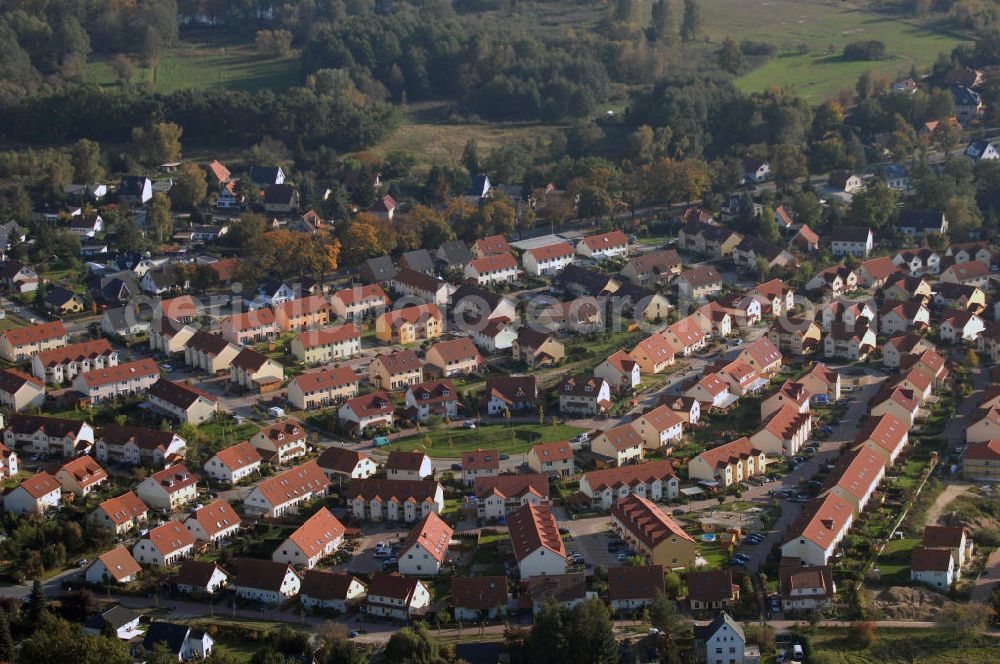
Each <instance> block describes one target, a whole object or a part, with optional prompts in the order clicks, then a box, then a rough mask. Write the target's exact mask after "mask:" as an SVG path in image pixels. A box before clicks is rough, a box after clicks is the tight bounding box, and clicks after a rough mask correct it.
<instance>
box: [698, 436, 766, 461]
mask: <svg viewBox="0 0 1000 664" xmlns="http://www.w3.org/2000/svg"><path fill="white" fill-rule="evenodd" d="M761 454H763V452H761V451H760V450H758V449H757V448H756V447H754V445H753V443H752V442H750V439H749V438H747V437H746V436H744V437H742V438H737V439H736V440H733V441H730V442H728V443H724V444H722V445H719V446H718V447H713V448H712V449H710V450H705V451H704V452H702V453H701V454H699V455H698V457H699V458H700V459H701V460H702V461H704V462H705V463H706V464H708V467H709V468H725V467H726V466H727V465H729V464H731V463H736V462H737V461H741V460H745V459H749V458H751V457H758V456H760V455H761Z"/></svg>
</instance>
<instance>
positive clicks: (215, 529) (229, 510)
mask: <svg viewBox="0 0 1000 664" xmlns="http://www.w3.org/2000/svg"><path fill="white" fill-rule="evenodd" d="M190 519H194V520H195V521H197V522H198V523H199V524H200V525H201V527H202V529H203V530H204V531H205V533H206V534H207V535H208V536H209V537H214V536H215V535H217V534H219V533H221V532H224V531H226V530H229V529H230V528H232V527H233V526H238V525H240V524H241V523H242V522H243V520H242V519H240V515H239V514H237V513H236V510H234V509H233V507H232V505H230V504H229V503H227V502H226V501H225V500H223V499H222V498H218V499H216V500H213V501H212V502H210V503H209V504H208V505H205V506H204V507H200V508H198V509H196V510H195V511H194V512H192V513H191V516H190V518H189V520H190Z"/></svg>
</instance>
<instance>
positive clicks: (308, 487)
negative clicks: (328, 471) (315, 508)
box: [257, 461, 330, 507]
mask: <svg viewBox="0 0 1000 664" xmlns="http://www.w3.org/2000/svg"><path fill="white" fill-rule="evenodd" d="M328 486H330V480H328V479H327V478H326V475H325V474H324V473H323V471H322V470H320V467H319V465H317V463H316V462H315V461H306V462H305V463H303V464H302V465H300V466H296V467H295V468H290V469H289V470H286V471H285V472H283V473H280V474H278V475H275V476H274V477H268V478H267V479H265V480H262V481H261V482H260V484H258V485H257V489H258V490H259V491H260V493H261V495H263V496H264V498H265V499H266V500H267V501H268V502H269V503H270V504H271V505H272V506H273V507H277V506H279V505H284V504H285V503H288V502H290V501H292V500H296V499H297V498H299V497H301V496H303V495H305V494H308V493H313V494H315V493H318V492H322V491H324V490H325V489H326V488H327V487H328Z"/></svg>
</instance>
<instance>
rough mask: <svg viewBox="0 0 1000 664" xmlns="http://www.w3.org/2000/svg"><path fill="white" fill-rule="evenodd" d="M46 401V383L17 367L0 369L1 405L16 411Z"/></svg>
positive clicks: (39, 405) (38, 405) (39, 404)
mask: <svg viewBox="0 0 1000 664" xmlns="http://www.w3.org/2000/svg"><path fill="white" fill-rule="evenodd" d="M35 357H38V356H37V355H36V356H35ZM44 403H45V383H43V382H42V381H41V380H39V379H38V378H35V377H34V376H29V375H28V374H26V373H23V372H21V371H18V370H17V369H0V406H4V407H6V408H9V409H10V410H12V411H14V412H15V413H16V412H19V411H22V410H24V409H25V408H41V407H42V404H44Z"/></svg>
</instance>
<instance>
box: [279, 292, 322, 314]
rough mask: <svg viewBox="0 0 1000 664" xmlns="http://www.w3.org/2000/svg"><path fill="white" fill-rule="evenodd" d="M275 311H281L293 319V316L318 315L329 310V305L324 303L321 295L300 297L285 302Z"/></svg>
mask: <svg viewBox="0 0 1000 664" xmlns="http://www.w3.org/2000/svg"><path fill="white" fill-rule="evenodd" d="M275 310H276V311H281V312H282V313H284V314H285V316H286V317H289V318H293V317H295V316H311V315H313V314H318V313H321V312H324V311H329V310H330V303H329V302H327V301H326V298H325V297H323V296H322V295H310V296H308V297H300V298H296V299H294V300H285V301H284V302H282V303H281V304H279V305H278V306H277V307H275Z"/></svg>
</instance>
